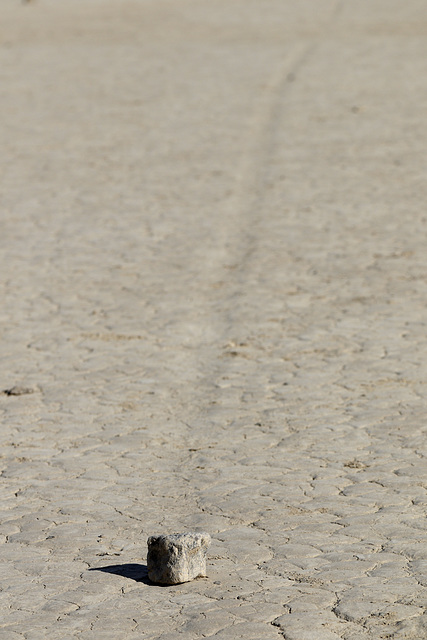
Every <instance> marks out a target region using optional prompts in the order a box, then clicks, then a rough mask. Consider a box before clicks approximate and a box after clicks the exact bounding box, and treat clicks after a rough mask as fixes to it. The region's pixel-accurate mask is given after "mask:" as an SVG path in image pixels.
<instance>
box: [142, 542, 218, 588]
mask: <svg viewBox="0 0 427 640" xmlns="http://www.w3.org/2000/svg"><path fill="white" fill-rule="evenodd" d="M210 542H211V537H210V535H209V534H208V533H174V534H171V535H166V536H165V535H163V536H150V537H149V538H148V555H147V568H148V577H149V578H150V580H151V581H152V582H158V583H160V584H180V583H181V582H189V581H190V580H194V578H198V577H199V576H205V575H206V551H207V549H208V547H209V545H210Z"/></svg>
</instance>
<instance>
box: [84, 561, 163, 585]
mask: <svg viewBox="0 0 427 640" xmlns="http://www.w3.org/2000/svg"><path fill="white" fill-rule="evenodd" d="M89 571H103V572H104V573H112V574H113V575H116V576H121V577H122V578H129V579H130V580H135V581H136V582H143V583H144V584H149V585H153V584H154V583H153V582H151V580H149V578H148V571H147V566H146V565H145V564H111V565H109V566H108V567H92V568H91V569H89Z"/></svg>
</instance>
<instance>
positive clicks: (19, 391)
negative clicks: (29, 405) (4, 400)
mask: <svg viewBox="0 0 427 640" xmlns="http://www.w3.org/2000/svg"><path fill="white" fill-rule="evenodd" d="M2 393H4V394H5V395H6V396H25V395H27V394H28V393H34V389H31V388H30V387H19V386H15V387H11V388H10V389H3V391H2Z"/></svg>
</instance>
